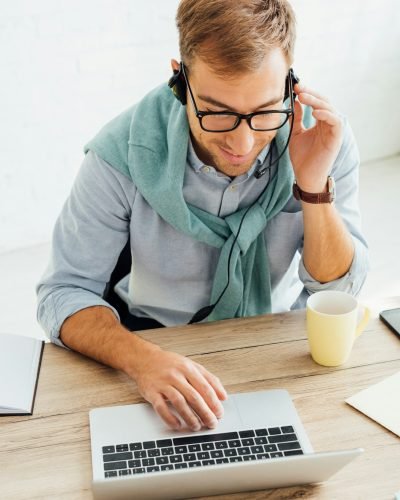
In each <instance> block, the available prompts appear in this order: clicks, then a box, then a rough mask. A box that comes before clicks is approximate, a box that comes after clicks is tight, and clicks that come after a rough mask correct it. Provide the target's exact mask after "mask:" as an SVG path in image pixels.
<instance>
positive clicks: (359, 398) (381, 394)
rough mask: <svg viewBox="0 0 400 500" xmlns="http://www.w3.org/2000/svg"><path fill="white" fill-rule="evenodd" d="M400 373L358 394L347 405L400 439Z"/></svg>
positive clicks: (348, 400)
mask: <svg viewBox="0 0 400 500" xmlns="http://www.w3.org/2000/svg"><path fill="white" fill-rule="evenodd" d="M399 394H400V372H397V373H395V374H394V375H392V376H390V377H388V378H386V379H384V380H382V381H381V382H378V383H377V384H374V385H372V386H371V387H368V388H367V389H364V390H363V391H361V392H358V393H357V394H355V395H354V396H351V397H350V398H348V399H346V403H348V404H349V405H351V406H353V407H354V408H356V409H357V410H359V411H361V412H362V413H364V414H365V415H367V416H368V417H370V418H372V420H375V421H376V422H378V424H381V425H383V427H386V428H387V429H389V430H390V431H392V432H394V434H397V435H398V436H399V437H400V398H399Z"/></svg>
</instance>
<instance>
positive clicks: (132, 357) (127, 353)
mask: <svg viewBox="0 0 400 500" xmlns="http://www.w3.org/2000/svg"><path fill="white" fill-rule="evenodd" d="M121 347H122V357H121V369H122V371H123V372H125V373H126V374H127V375H128V376H129V377H130V378H133V379H134V380H136V379H137V377H138V375H139V374H140V373H141V372H142V371H143V370H144V369H145V368H144V366H145V365H146V364H147V359H148V356H149V355H151V354H153V353H155V352H159V351H161V348H160V347H159V346H158V345H156V344H153V343H151V342H149V341H147V340H144V339H142V338H141V337H139V336H138V335H136V334H134V333H133V332H132V333H128V339H126V342H125V343H124V345H123V346H121Z"/></svg>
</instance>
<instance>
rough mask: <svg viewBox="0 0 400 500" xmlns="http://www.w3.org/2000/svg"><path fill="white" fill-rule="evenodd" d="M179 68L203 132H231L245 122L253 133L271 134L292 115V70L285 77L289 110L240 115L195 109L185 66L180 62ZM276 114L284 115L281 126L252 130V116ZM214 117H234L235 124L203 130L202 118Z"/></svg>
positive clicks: (194, 101)
mask: <svg viewBox="0 0 400 500" xmlns="http://www.w3.org/2000/svg"><path fill="white" fill-rule="evenodd" d="M181 67H182V74H183V77H184V78H185V82H186V85H187V88H188V90H189V94H190V99H191V101H192V104H193V108H194V111H195V114H196V117H197V118H198V120H199V123H200V127H201V128H202V129H203V130H204V131H205V132H212V133H221V132H231V131H232V130H235V129H236V128H237V127H238V126H239V125H240V123H241V122H242V120H246V122H247V124H248V126H249V127H250V129H251V130H254V131H255V132H271V131H273V130H279V129H280V128H282V127H283V126H284V125H285V124H286V123H287V121H288V120H289V117H291V116H292V115H293V114H294V94H293V80H292V70H291V69H290V70H289V73H288V76H287V79H288V86H289V97H290V108H288V109H282V110H269V111H255V112H254V113H249V114H247V115H244V114H242V113H236V112H235V111H200V110H199V109H198V107H197V104H196V100H195V98H194V95H193V92H192V89H191V87H190V83H189V78H188V77H187V75H186V68H185V65H184V64H183V62H181ZM277 113H279V114H285V115H286V118H285V120H284V121H283V123H281V125H279V127H274V128H268V129H259V128H254V127H253V126H252V123H251V120H252V118H253V116H258V115H271V114H277ZM214 115H224V116H226V115H231V116H236V123H235V124H234V126H233V127H231V128H229V129H224V130H210V129H207V128H205V127H204V126H203V118H204V117H205V116H214Z"/></svg>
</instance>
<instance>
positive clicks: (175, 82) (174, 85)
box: [168, 62, 300, 106]
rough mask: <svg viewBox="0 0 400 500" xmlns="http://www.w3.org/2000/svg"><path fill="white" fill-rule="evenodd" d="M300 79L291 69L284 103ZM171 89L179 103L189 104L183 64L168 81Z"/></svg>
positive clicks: (294, 97) (286, 81)
mask: <svg viewBox="0 0 400 500" xmlns="http://www.w3.org/2000/svg"><path fill="white" fill-rule="evenodd" d="M299 82H300V79H299V77H298V76H297V75H296V74H295V73H294V71H293V69H292V68H290V69H289V72H288V75H287V77H286V80H285V96H284V98H283V100H284V101H286V99H287V98H288V97H289V96H290V87H292V89H293V87H294V86H295V84H296V83H299ZM168 85H169V87H171V89H172V92H173V93H174V96H175V97H176V98H177V99H178V101H179V102H180V103H181V104H183V105H184V106H185V105H186V104H187V99H186V80H185V77H184V76H183V62H181V63H180V64H179V70H178V69H174V74H173V75H172V76H171V78H170V79H169V81H168ZM294 99H296V94H295V93H293V100H294Z"/></svg>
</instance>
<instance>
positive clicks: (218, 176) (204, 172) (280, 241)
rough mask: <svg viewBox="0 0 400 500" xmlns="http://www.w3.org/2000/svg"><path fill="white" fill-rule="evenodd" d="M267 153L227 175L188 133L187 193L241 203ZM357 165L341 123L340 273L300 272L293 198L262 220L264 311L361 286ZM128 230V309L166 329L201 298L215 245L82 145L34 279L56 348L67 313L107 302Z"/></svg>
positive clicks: (363, 257) (225, 207) (120, 288)
mask: <svg viewBox="0 0 400 500" xmlns="http://www.w3.org/2000/svg"><path fill="white" fill-rule="evenodd" d="M267 152H268V146H267V147H266V148H264V150H263V151H262V152H261V153H260V155H259V157H258V158H257V159H256V161H255V162H254V164H253V166H252V168H251V169H250V170H249V171H248V172H247V173H246V174H243V175H241V176H238V177H235V178H234V179H231V178H230V177H228V176H226V175H224V174H222V173H220V172H218V171H217V170H216V169H215V168H213V167H212V166H208V165H204V164H203V163H202V162H201V161H200V160H199V158H198V157H197V156H196V153H195V151H194V149H193V146H192V144H191V141H190V139H189V144H188V155H187V164H186V170H185V178H184V186H183V193H184V197H185V200H186V201H187V202H188V203H191V204H192V205H195V206H197V207H199V208H201V209H202V210H205V211H208V212H210V213H212V214H215V215H219V216H220V217H224V216H227V215H229V214H231V213H233V212H235V211H237V210H238V209H240V208H242V207H244V206H248V205H249V204H251V203H252V202H254V201H255V199H256V198H257V197H258V195H259V194H260V192H261V191H262V190H263V189H264V188H265V186H266V184H267V183H268V182H269V178H270V176H269V175H268V174H266V175H264V176H263V177H261V178H260V179H256V178H255V177H254V175H253V174H254V170H255V169H256V168H257V167H258V166H260V165H261V164H263V162H264V161H265V158H266V155H267ZM358 167H359V155H358V150H357V147H356V144H355V141H354V137H353V134H352V131H351V129H350V127H349V125H348V123H347V121H346V120H344V131H343V143H342V147H341V149H340V152H339V155H338V157H337V159H336V161H335V164H334V166H333V168H332V172H331V175H333V176H334V177H335V180H336V192H337V198H336V201H335V205H336V208H337V209H338V211H339V213H340V214H341V216H342V218H343V220H344V222H345V224H346V226H347V228H348V229H349V231H350V233H351V235H352V237H353V241H354V245H355V256H354V259H353V262H352V265H351V268H350V270H349V271H348V273H347V274H346V275H345V276H343V277H342V278H340V279H338V280H335V281H332V282H329V283H324V284H321V283H319V282H317V281H315V280H314V279H313V278H312V276H310V274H309V273H308V272H307V270H306V269H305V267H304V264H303V260H302V258H301V255H302V249H303V215H302V211H301V204H300V202H298V201H296V200H295V199H294V198H291V199H290V200H289V201H288V203H287V205H286V206H285V208H284V209H283V210H282V211H281V212H280V213H279V214H278V215H276V216H275V217H274V218H273V219H272V220H271V221H270V222H269V223H268V224H267V227H266V229H265V231H264V237H265V241H266V248H267V252H268V259H269V264H270V275H271V287H272V312H280V311H287V310H290V309H293V308H298V307H304V305H305V300H306V298H307V297H308V295H309V294H310V293H313V292H316V291H318V290H323V289H335V290H345V291H348V292H350V293H352V294H357V293H358V292H359V290H360V288H361V286H362V284H363V282H364V280H365V277H366V273H367V270H368V255H367V245H366V242H365V240H364V238H363V236H362V233H361V224H360V214H359V208H358ZM276 168H279V166H277V165H275V166H273V167H272V169H271V173H270V175H273V174H274V171H275V169H276ZM128 236H130V244H131V253H132V271H131V273H130V274H129V275H127V276H126V277H125V278H124V279H122V280H121V281H120V282H119V283H118V284H117V286H116V292H117V293H118V294H119V295H120V296H121V297H122V298H123V300H125V302H126V303H127V304H128V307H129V310H130V312H131V313H132V314H135V315H136V316H145V317H151V318H154V319H156V320H157V321H159V322H160V323H162V324H164V325H166V326H172V325H176V324H184V323H187V322H188V321H189V320H190V318H191V317H192V316H193V314H194V313H195V312H196V311H198V310H199V309H200V308H202V307H204V306H206V305H209V303H210V295H211V289H212V283H213V277H214V272H215V269H216V265H217V262H218V257H219V251H220V249H218V248H214V247H211V246H208V245H206V244H204V243H202V242H199V241H197V240H195V239H193V238H191V237H189V236H188V235H186V234H183V233H181V232H178V231H177V230H176V229H174V228H173V227H172V226H170V225H169V224H168V223H166V222H165V221H164V220H163V219H162V218H161V217H160V216H159V215H158V214H157V213H156V212H155V211H154V210H153V209H152V207H151V206H150V205H149V204H148V203H147V202H146V200H145V199H144V198H143V197H142V196H141V194H140V193H139V192H138V191H137V189H136V187H135V185H134V183H133V182H132V180H130V179H129V178H128V177H126V176H124V175H123V174H122V173H120V172H119V171H118V170H117V169H115V168H113V167H112V166H111V165H109V164H108V163H106V162H105V161H104V160H102V159H101V158H99V157H98V156H97V155H96V154H95V153H93V152H91V151H89V152H88V153H87V155H86V156H85V158H84V160H83V163H82V166H81V168H80V171H79V173H78V175H77V178H76V179H75V182H74V185H73V187H72V191H71V194H70V196H69V198H68V199H67V201H66V202H65V204H64V207H63V209H62V212H61V214H60V215H59V217H58V219H57V222H56V225H55V228H54V233H53V242H52V252H51V258H50V262H49V264H48V267H47V269H46V271H45V273H44V275H43V276H42V278H41V280H40V282H39V283H38V285H37V294H38V313H37V314H38V320H39V322H40V324H41V325H42V327H43V329H44V330H45V332H46V333H47V334H48V335H49V336H50V339H51V340H52V341H53V342H54V343H56V344H59V345H63V344H62V343H61V341H60V339H59V332H60V328H61V325H62V323H63V322H64V320H65V319H66V318H67V317H69V316H71V315H72V314H74V313H76V312H78V311H79V310H81V309H84V308H86V307H89V306H93V305H104V306H108V307H110V308H111V306H110V305H109V304H108V303H107V302H105V300H104V299H103V295H104V292H105V288H106V285H107V283H108V281H109V279H110V275H111V272H112V271H113V269H114V267H115V265H116V262H117V259H118V256H119V254H120V253H121V250H122V248H123V247H124V246H125V244H126V242H127V240H128ZM111 309H113V308H111ZM113 311H114V312H115V314H116V315H117V316H118V313H117V311H115V309H113Z"/></svg>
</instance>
